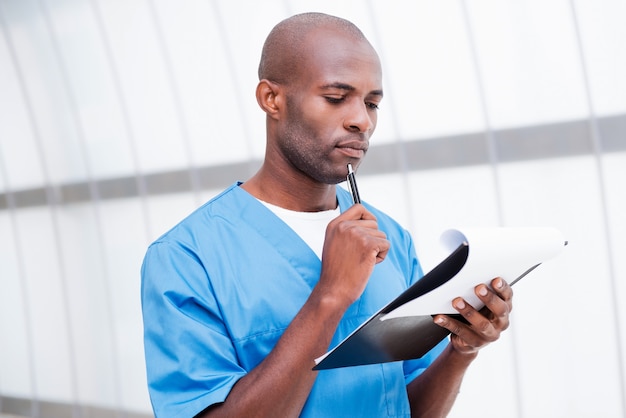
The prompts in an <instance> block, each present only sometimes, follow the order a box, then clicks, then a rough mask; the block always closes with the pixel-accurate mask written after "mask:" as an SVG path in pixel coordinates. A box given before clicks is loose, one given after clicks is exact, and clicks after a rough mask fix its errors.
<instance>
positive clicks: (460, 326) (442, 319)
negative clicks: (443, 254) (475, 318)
mask: <svg viewBox="0 0 626 418" xmlns="http://www.w3.org/2000/svg"><path fill="white" fill-rule="evenodd" d="M435 323H436V324H437V325H439V326H440V327H442V328H445V329H447V330H448V331H450V333H451V334H452V337H453V339H455V340H456V344H457V346H459V345H460V346H463V347H465V348H470V347H473V348H480V347H482V346H484V345H486V344H487V343H488V341H486V340H485V339H484V338H482V337H480V336H479V335H478V334H476V332H474V330H472V328H471V327H470V326H469V325H467V324H465V323H463V322H461V321H459V320H456V319H454V318H452V317H450V316H448V315H437V316H435Z"/></svg>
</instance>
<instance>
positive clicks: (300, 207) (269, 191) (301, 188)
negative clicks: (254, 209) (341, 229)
mask: <svg viewBox="0 0 626 418" xmlns="http://www.w3.org/2000/svg"><path fill="white" fill-rule="evenodd" d="M241 187H242V188H243V189H244V190H246V191H247V192H248V193H250V194H251V195H252V196H254V197H256V198H257V199H259V200H262V201H264V202H267V203H271V204H272V205H276V206H279V207H281V208H284V209H289V210H295V211H299V212H319V211H322V210H330V209H335V208H336V207H337V196H336V190H335V187H336V186H335V185H334V184H324V183H319V182H317V181H315V180H313V179H312V178H310V177H308V176H306V175H305V174H304V173H298V172H293V171H291V172H288V173H284V172H278V171H275V170H271V169H269V168H268V167H267V165H266V164H265V163H264V164H263V166H262V167H261V169H260V170H259V171H258V172H257V173H256V174H255V175H254V176H253V177H252V178H250V179H249V180H248V181H246V182H245V183H244V184H242V186H241Z"/></svg>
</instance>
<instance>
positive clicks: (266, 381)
mask: <svg viewBox="0 0 626 418" xmlns="http://www.w3.org/2000/svg"><path fill="white" fill-rule="evenodd" d="M344 311H345V308H344V307H341V306H338V305H337V304H336V303H335V301H334V300H332V299H330V298H327V297H325V296H323V295H320V294H319V292H315V291H314V292H313V293H312V294H311V296H310V297H309V300H308V301H307V303H306V304H305V305H304V306H303V307H302V309H301V310H300V312H299V313H298V315H296V317H295V318H294V320H293V321H292V322H291V324H290V325H289V327H288V328H287V329H286V330H285V332H284V334H283V336H282V337H281V338H280V340H279V341H278V343H277V344H276V346H275V347H274V349H273V350H272V352H271V353H270V354H269V355H268V356H267V357H266V358H265V359H264V360H263V361H262V362H261V363H260V364H259V365H258V366H257V367H255V368H254V369H253V370H251V371H250V373H248V374H247V375H246V376H244V377H242V378H241V379H240V380H239V381H238V382H237V383H236V384H235V386H234V387H233V388H232V390H231V392H230V393H229V395H228V397H227V398H226V401H225V402H224V403H223V404H219V405H216V406H215V407H213V408H210V409H208V410H207V411H205V412H204V413H203V414H200V415H199V416H200V417H226V416H228V417H232V416H246V417H277V416H280V417H297V416H299V415H300V412H301V410H302V407H303V405H304V403H305V402H306V399H307V397H308V396H309V393H310V391H311V388H312V386H313V383H314V382H315V378H316V377H317V372H314V371H312V370H311V369H312V367H313V366H314V361H313V360H314V359H315V358H316V357H318V356H320V355H321V354H323V353H324V352H325V351H326V350H327V349H328V345H329V344H330V341H331V339H332V336H333V334H334V332H335V329H336V327H337V324H338V323H339V321H340V319H341V317H342V315H343V312H344Z"/></svg>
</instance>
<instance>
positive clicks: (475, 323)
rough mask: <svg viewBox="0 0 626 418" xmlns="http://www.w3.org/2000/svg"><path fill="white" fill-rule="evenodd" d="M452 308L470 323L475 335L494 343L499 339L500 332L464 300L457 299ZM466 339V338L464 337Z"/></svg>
mask: <svg viewBox="0 0 626 418" xmlns="http://www.w3.org/2000/svg"><path fill="white" fill-rule="evenodd" d="M452 306H454V309H456V310H457V311H458V312H459V313H460V314H461V315H462V316H463V318H464V319H465V320H466V321H467V322H468V324H469V325H470V327H471V330H472V331H473V332H474V334H476V335H478V336H479V337H480V338H481V339H482V340H485V341H488V342H492V341H495V340H497V339H498V337H499V336H500V332H499V330H498V329H496V328H495V326H494V324H493V323H492V322H491V321H490V320H489V318H487V317H486V316H485V315H483V314H481V313H480V312H478V311H477V310H476V309H474V307H473V306H472V305H470V304H469V303H467V302H466V301H465V300H463V298H456V299H454V300H453V301H452ZM463 338H464V339H465V337H463Z"/></svg>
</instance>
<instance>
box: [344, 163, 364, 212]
mask: <svg viewBox="0 0 626 418" xmlns="http://www.w3.org/2000/svg"><path fill="white" fill-rule="evenodd" d="M347 180H348V185H349V186H350V195H351V196H352V202H353V203H354V204H357V203H361V196H359V189H357V187H356V178H355V177H354V170H352V164H348V178H347Z"/></svg>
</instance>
